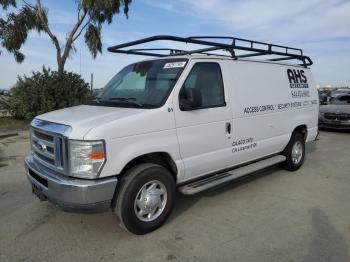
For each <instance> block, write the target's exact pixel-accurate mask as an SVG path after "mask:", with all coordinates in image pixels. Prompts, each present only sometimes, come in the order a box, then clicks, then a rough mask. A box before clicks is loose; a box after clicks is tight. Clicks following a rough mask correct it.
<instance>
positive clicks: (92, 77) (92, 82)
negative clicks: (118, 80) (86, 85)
mask: <svg viewBox="0 0 350 262" xmlns="http://www.w3.org/2000/svg"><path fill="white" fill-rule="evenodd" d="M93 86H94V74H93V73H91V79H90V88H91V96H92V88H93Z"/></svg>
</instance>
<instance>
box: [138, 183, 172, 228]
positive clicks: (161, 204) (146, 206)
mask: <svg viewBox="0 0 350 262" xmlns="http://www.w3.org/2000/svg"><path fill="white" fill-rule="evenodd" d="M166 203H167V190H166V187H165V185H164V184H163V183H162V182H160V181H158V180H152V181H150V182H147V183H146V184H144V185H143V186H142V187H141V189H140V190H139V192H138V193H137V195H136V198H135V201H134V211H135V214H136V216H137V218H138V219H140V220H141V221H144V222H150V221H153V220H155V219H157V218H158V217H159V216H160V215H161V214H162V213H163V211H164V208H165V206H166Z"/></svg>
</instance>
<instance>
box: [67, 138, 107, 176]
mask: <svg viewBox="0 0 350 262" xmlns="http://www.w3.org/2000/svg"><path fill="white" fill-rule="evenodd" d="M105 160H106V153H105V147H104V142H103V141H102V140H101V141H79V140H69V164H70V165H69V166H70V175H71V176H73V177H80V178H96V177H97V176H98V174H99V172H100V170H101V168H102V166H103V164H104V162H105Z"/></svg>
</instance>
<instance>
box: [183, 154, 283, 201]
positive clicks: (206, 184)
mask: <svg viewBox="0 0 350 262" xmlns="http://www.w3.org/2000/svg"><path fill="white" fill-rule="evenodd" d="M285 160H286V157H285V156H282V155H277V156H273V157H270V158H267V159H264V160H260V161H258V162H255V163H252V164H249V165H246V166H242V167H239V168H236V169H233V170H231V171H228V172H224V173H219V174H215V175H212V176H210V177H207V178H204V179H202V180H198V181H195V182H192V183H189V184H186V185H184V186H181V187H179V191H180V192H181V193H182V194H185V195H193V194H196V193H199V192H202V191H204V190H207V189H209V188H212V187H215V186H218V185H221V184H224V183H227V182H229V181H232V180H235V179H237V178H239V177H242V176H245V175H248V174H251V173H254V172H256V171H258V170H261V169H264V168H267V167H270V166H273V165H276V164H278V163H281V162H283V161H285Z"/></svg>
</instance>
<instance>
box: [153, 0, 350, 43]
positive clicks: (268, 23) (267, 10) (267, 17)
mask: <svg viewBox="0 0 350 262" xmlns="http://www.w3.org/2000/svg"><path fill="white" fill-rule="evenodd" d="M147 2H148V1H147ZM172 3H173V5H172V8H171V9H169V8H167V7H163V6H162V5H154V6H156V7H158V8H163V9H166V10H174V11H179V10H182V11H183V12H185V13H187V14H191V15H192V16H193V15H194V16H195V17H197V19H200V20H206V21H211V22H212V23H216V24H219V25H221V26H222V27H224V28H225V29H226V30H227V31H229V32H231V33H232V34H233V35H236V34H240V35H241V36H242V35H244V36H246V37H251V36H253V37H258V38H259V39H262V40H264V39H280V40H282V41H290V40H293V42H303V41H314V40H319V39H334V38H340V37H350V30H349V26H350V15H349V14H350V1H340V0H334V1H327V0H308V1H304V0H295V1H289V0H279V1H274V0H265V1H261V0H246V1H232V0H196V1H185V0H178V1H176V2H175V1H173V2H172Z"/></svg>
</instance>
